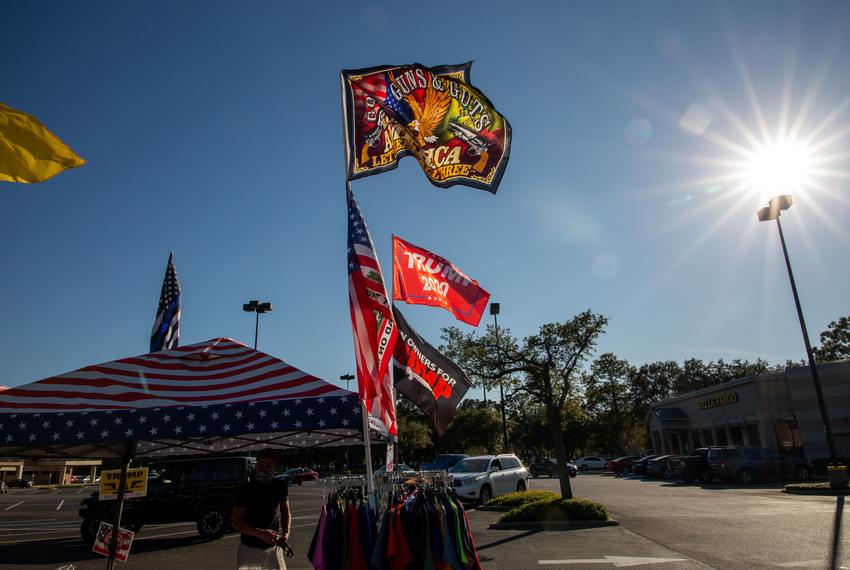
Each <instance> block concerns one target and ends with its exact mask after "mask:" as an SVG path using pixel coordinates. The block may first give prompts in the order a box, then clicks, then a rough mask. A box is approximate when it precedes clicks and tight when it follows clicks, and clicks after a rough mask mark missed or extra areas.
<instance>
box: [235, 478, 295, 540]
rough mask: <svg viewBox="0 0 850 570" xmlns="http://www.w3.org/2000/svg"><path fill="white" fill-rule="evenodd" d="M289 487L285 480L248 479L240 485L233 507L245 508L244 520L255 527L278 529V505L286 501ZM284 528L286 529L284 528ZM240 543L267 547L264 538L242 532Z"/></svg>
mask: <svg viewBox="0 0 850 570" xmlns="http://www.w3.org/2000/svg"><path fill="white" fill-rule="evenodd" d="M288 494H289V488H288V486H287V483H286V481H283V480H279V479H273V480H271V481H269V482H268V483H259V482H257V481H249V482H248V483H245V484H244V485H242V487H240V489H239V493H238V494H237V496H236V503H235V504H234V506H235V507H243V508H244V509H245V517H244V520H245V522H246V523H248V524H249V525H251V526H253V527H255V528H263V529H265V528H267V529H271V530H274V531H276V530H277V529H278V512H277V507H278V505H280V504H282V503H283V502H284V501H286V497H287V495H288ZM284 530H286V529H284ZM242 544H244V545H245V546H253V547H254V548H268V547H269V544H268V543H266V542H265V541H264V540H262V539H260V538H257V537H256V536H251V535H248V534H245V533H242Z"/></svg>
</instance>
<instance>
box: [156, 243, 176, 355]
mask: <svg viewBox="0 0 850 570" xmlns="http://www.w3.org/2000/svg"><path fill="white" fill-rule="evenodd" d="M179 340H180V282H179V281H177V270H176V269H174V254H173V253H172V254H170V255H169V256H168V267H166V268H165V278H164V279H163V281H162V292H161V293H160V294H159V308H158V309H157V311H156V321H154V323H153V330H151V352H157V351H160V350H171V349H173V348H177V345H178V343H179Z"/></svg>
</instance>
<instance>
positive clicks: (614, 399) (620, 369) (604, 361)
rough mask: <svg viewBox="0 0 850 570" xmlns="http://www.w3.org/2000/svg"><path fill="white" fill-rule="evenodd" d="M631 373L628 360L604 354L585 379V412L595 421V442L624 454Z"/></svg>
mask: <svg viewBox="0 0 850 570" xmlns="http://www.w3.org/2000/svg"><path fill="white" fill-rule="evenodd" d="M633 373H634V368H633V367H632V366H631V365H630V364H629V362H628V361H627V360H623V359H620V358H617V357H616V356H615V355H614V354H612V353H610V352H606V353H605V354H603V355H601V356H600V357H599V358H597V359H596V360H595V361H594V362H593V364H592V365H591V366H590V374H588V375H587V377H586V378H587V379H586V388H585V395H586V398H587V411H588V412H590V414H591V415H592V416H593V417H595V418H596V425H597V435H598V436H599V437H598V442H597V443H599V445H600V446H601V448H602V449H604V450H606V451H615V450H616V451H625V450H626V447H627V446H629V445H630V442H628V441H627V439H629V438H628V437H627V428H631V424H632V421H631V420H632V415H631V409H630V408H631V406H630V402H629V395H628V386H629V377H630V376H631V375H632V374H633ZM631 431H632V430H631V429H629V430H628V432H631Z"/></svg>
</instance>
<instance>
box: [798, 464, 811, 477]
mask: <svg viewBox="0 0 850 570" xmlns="http://www.w3.org/2000/svg"><path fill="white" fill-rule="evenodd" d="M794 474H795V475H796V476H797V480H798V481H808V480H809V479H811V478H812V470H811V469H809V468H808V467H807V466H806V465H800V466H799V467H797V469H796V470H795V471H794Z"/></svg>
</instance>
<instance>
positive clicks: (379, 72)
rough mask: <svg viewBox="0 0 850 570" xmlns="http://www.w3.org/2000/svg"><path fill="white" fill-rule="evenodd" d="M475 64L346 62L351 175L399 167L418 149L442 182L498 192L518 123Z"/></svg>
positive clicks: (433, 176)
mask: <svg viewBox="0 0 850 570" xmlns="http://www.w3.org/2000/svg"><path fill="white" fill-rule="evenodd" d="M471 66H472V63H471V62H470V63H465V64H463V65H452V66H441V67H434V68H427V67H424V66H422V65H419V64H418V63H414V64H412V65H383V66H379V67H372V68H368V69H348V70H343V71H342V76H341V81H342V89H343V109H344V113H345V119H344V120H345V129H346V133H345V134H346V162H347V168H348V172H347V177H348V180H355V179H357V178H363V177H364V176H369V175H372V174H379V173H381V172H385V171H387V170H392V169H394V168H396V167H397V166H398V162H399V160H400V159H402V158H403V157H405V156H408V155H413V156H414V157H416V160H418V161H419V164H420V165H421V166H422V170H424V171H425V175H426V176H427V177H428V179H429V180H430V181H431V183H432V184H434V185H435V186H439V187H441V188H448V187H450V186H454V185H455V184H462V185H465V186H472V187H474V188H481V189H483V190H487V191H489V192H492V193H494V194H495V193H496V190H497V189H498V187H499V182H500V181H501V179H502V175H503V174H504V172H505V167H506V166H507V164H508V157H509V155H510V147H511V126H510V124H508V121H507V120H506V119H505V117H503V116H502V115H500V114H499V113H498V112H497V111H496V109H495V108H494V107H493V104H492V103H490V101H489V100H488V99H487V97H485V96H484V94H483V93H481V91H479V90H478V89H476V88H475V87H473V86H472V85H471V84H470V83H469V70H470V67H471Z"/></svg>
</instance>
